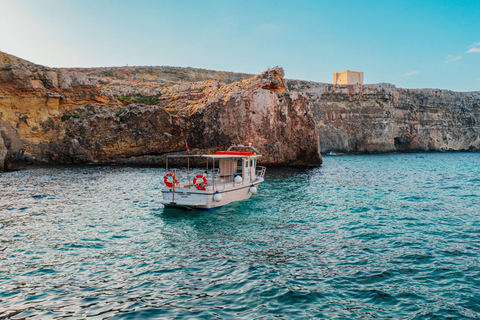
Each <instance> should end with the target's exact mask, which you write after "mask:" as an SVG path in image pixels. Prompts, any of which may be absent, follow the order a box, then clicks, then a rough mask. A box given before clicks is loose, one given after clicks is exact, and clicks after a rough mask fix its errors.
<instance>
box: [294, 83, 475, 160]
mask: <svg viewBox="0 0 480 320" xmlns="http://www.w3.org/2000/svg"><path fill="white" fill-rule="evenodd" d="M287 87H288V91H289V92H299V93H304V94H306V96H307V99H308V101H309V102H310V103H311V105H312V112H313V114H314V118H315V122H316V124H317V132H318V135H319V141H320V148H321V150H322V152H325V153H326V152H343V153H376V152H396V151H400V152H409V151H477V150H479V149H480V137H479V134H480V92H478V91H477V92H453V91H449V90H439V89H401V88H396V87H395V86H394V85H391V84H386V83H379V84H368V85H332V84H325V83H315V82H306V81H295V80H288V81H287Z"/></svg>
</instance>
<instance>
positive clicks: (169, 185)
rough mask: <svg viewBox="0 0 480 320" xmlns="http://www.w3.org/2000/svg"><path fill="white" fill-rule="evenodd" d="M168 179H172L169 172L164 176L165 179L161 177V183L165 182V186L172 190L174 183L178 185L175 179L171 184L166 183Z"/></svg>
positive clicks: (171, 174)
mask: <svg viewBox="0 0 480 320" xmlns="http://www.w3.org/2000/svg"><path fill="white" fill-rule="evenodd" d="M168 177H173V173H171V172H169V173H167V174H166V175H165V177H163V182H165V185H166V186H167V187H169V188H172V187H173V184H174V183H178V181H177V179H175V178H173V179H172V180H173V181H172V182H169V181H168Z"/></svg>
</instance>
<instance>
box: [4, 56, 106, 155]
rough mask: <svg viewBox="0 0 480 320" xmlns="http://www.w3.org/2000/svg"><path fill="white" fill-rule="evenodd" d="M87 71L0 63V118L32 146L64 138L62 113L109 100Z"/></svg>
mask: <svg viewBox="0 0 480 320" xmlns="http://www.w3.org/2000/svg"><path fill="white" fill-rule="evenodd" d="M111 100H113V99H112V97H109V96H106V95H102V94H101V93H100V92H99V90H98V88H97V87H96V84H95V83H94V82H93V81H91V80H89V79H88V77H87V76H86V75H85V74H82V73H77V72H60V71H57V70H54V69H51V68H46V67H42V66H29V67H25V66H23V65H21V66H18V65H3V66H0V119H1V120H4V121H6V122H8V123H10V124H12V125H13V126H14V127H15V128H16V130H17V131H18V132H19V133H20V136H21V137H22V139H23V141H24V143H25V147H26V150H27V151H30V146H32V145H36V144H39V143H46V142H50V141H53V140H58V139H61V138H62V137H63V135H64V130H63V129H64V128H63V126H62V125H61V116H62V115H63V114H64V113H65V112H66V111H68V110H71V109H75V108H78V107H84V106H86V105H87V104H90V103H107V102H109V101H111Z"/></svg>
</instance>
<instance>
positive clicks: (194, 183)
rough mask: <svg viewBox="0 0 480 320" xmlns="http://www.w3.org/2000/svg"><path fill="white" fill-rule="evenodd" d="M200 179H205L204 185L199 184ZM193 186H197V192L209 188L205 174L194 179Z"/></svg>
mask: <svg viewBox="0 0 480 320" xmlns="http://www.w3.org/2000/svg"><path fill="white" fill-rule="evenodd" d="M200 178H202V179H203V184H202V185H198V184H197V179H200ZM193 185H194V186H195V188H197V190H205V187H206V186H207V178H205V176H204V175H203V174H197V175H196V176H195V178H193Z"/></svg>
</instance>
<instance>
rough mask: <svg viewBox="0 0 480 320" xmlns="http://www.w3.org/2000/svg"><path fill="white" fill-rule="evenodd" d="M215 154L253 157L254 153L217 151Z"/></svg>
mask: <svg viewBox="0 0 480 320" xmlns="http://www.w3.org/2000/svg"><path fill="white" fill-rule="evenodd" d="M215 154H229V155H232V156H253V152H239V151H217V152H215Z"/></svg>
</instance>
